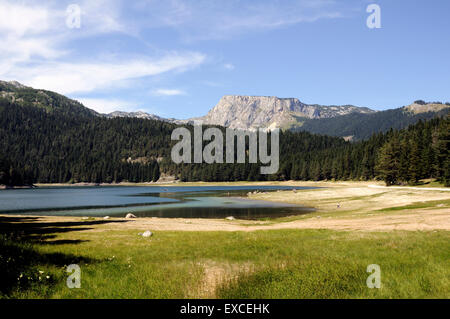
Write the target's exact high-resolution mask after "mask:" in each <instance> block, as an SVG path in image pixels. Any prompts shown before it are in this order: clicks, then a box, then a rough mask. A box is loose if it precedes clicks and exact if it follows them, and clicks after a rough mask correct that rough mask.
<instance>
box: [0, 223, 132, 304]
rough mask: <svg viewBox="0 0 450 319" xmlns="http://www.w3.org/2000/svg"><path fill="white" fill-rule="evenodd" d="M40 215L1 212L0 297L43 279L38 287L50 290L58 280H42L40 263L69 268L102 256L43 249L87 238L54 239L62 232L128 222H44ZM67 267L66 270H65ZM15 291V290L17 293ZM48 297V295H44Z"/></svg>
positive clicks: (9, 294) (41, 265)
mask: <svg viewBox="0 0 450 319" xmlns="http://www.w3.org/2000/svg"><path fill="white" fill-rule="evenodd" d="M39 219H40V218H39V217H15V216H11V217H9V216H0V274H1V276H2V278H1V281H0V298H1V297H6V298H7V297H10V296H11V294H12V293H16V292H19V293H20V292H23V291H25V290H27V289H30V288H31V287H32V286H33V285H36V283H39V285H38V286H41V288H39V287H38V288H37V289H38V291H40V290H42V291H48V289H43V288H42V286H43V285H45V286H47V287H46V288H49V287H51V286H53V285H55V284H56V281H55V280H54V276H53V277H52V278H51V279H50V280H45V281H42V278H41V276H39V274H40V273H39V267H46V266H54V267H57V268H65V267H66V266H67V265H70V264H80V263H95V262H98V260H94V259H91V258H86V257H82V256H76V255H73V254H65V253H42V252H40V251H39V249H38V246H40V245H68V244H69V245H71V244H74V245H75V244H80V243H83V242H86V240H77V239H74V240H51V239H53V238H55V237H56V234H58V233H67V232H73V231H82V230H89V229H92V227H89V226H94V225H99V224H106V223H117V222H126V221H123V220H119V221H114V220H113V221H108V220H102V221H81V222H77V221H74V222H66V221H65V222H40V221H39ZM64 271H65V270H64ZM13 295H14V294H13ZM43 297H44V296H43Z"/></svg>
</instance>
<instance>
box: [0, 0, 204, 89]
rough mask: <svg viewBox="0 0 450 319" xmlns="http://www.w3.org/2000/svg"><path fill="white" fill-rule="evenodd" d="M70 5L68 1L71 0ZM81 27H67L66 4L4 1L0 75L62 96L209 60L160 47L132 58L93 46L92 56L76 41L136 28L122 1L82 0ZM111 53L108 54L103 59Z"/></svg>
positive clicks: (1, 6)
mask: <svg viewBox="0 0 450 319" xmlns="http://www.w3.org/2000/svg"><path fill="white" fill-rule="evenodd" d="M67 3H69V2H67ZM79 5H80V7H81V13H82V19H81V26H82V27H81V28H80V29H76V30H73V29H69V28H67V27H66V25H65V22H66V11H65V9H66V6H65V3H62V4H61V2H58V3H57V5H56V4H55V3H54V2H50V3H46V4H45V3H44V4H41V3H39V2H35V1H24V2H20V3H16V2H13V1H4V0H0V42H1V43H2V45H1V46H0V78H2V79H7V80H18V81H21V82H23V83H25V84H27V85H30V86H33V87H37V88H45V89H48V90H54V91H57V92H59V93H62V94H72V93H80V92H83V93H85V92H92V91H95V90H98V89H105V88H110V87H117V86H120V85H123V84H124V83H125V81H127V80H130V79H138V78H144V77H149V76H156V75H159V74H162V73H167V72H170V71H177V72H183V71H186V70H189V69H191V68H194V67H197V66H199V65H200V64H202V63H203V62H204V60H205V55H204V54H201V53H198V52H174V51H167V52H164V51H163V50H158V52H157V53H155V54H154V55H153V56H151V55H148V54H145V55H144V53H142V54H140V55H139V54H133V55H132V56H130V54H129V53H127V50H125V52H120V51H119V52H116V53H114V54H112V57H111V58H110V57H108V53H107V52H106V54H105V52H102V51H99V50H98V49H97V50H94V51H93V52H92V54H91V55H90V56H88V57H83V55H84V52H82V51H80V50H79V49H78V48H76V47H74V46H73V45H71V42H72V41H77V40H80V39H82V38H86V39H89V38H94V39H95V37H98V36H100V35H102V34H108V33H119V34H128V35H130V34H132V33H133V32H134V31H133V26H132V24H129V23H127V20H126V19H124V18H122V17H120V13H119V11H120V6H121V1H118V0H116V1H95V2H94V1H87V0H85V1H80V4H79ZM105 56H106V57H108V58H105Z"/></svg>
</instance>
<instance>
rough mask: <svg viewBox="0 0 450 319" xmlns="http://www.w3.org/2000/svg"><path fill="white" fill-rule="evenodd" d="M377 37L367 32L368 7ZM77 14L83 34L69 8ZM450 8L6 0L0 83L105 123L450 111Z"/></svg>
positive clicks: (439, 0) (418, 0)
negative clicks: (255, 113)
mask: <svg viewBox="0 0 450 319" xmlns="http://www.w3.org/2000/svg"><path fill="white" fill-rule="evenodd" d="M372 3H376V4H378V5H379V6H380V8H381V28H380V29H369V28H368V27H367V25H366V19H367V17H368V16H369V14H370V13H367V12H366V8H367V6H368V5H369V4H372ZM69 4H77V5H78V6H79V8H80V9H81V16H80V17H81V20H80V28H69V27H68V26H67V24H66V19H67V13H66V9H67V6H68V5H69ZM449 13H450V1H446V0H434V1H425V0H408V1H407V0H385V1H382V0H379V1H375V0H374V1H369V0H368V1H366V0H345V1H344V0H341V1H338V0H284V1H281V0H279V1H262V0H258V1H249V0H248V1H237V0H220V1H217V0H192V1H182V0H164V1H157V0H148V1H143V0H137V1H120V0H111V1H88V0H84V1H77V0H70V1H56V0H55V1H6V0H0V41H1V43H2V45H1V46H0V79H3V80H18V81H20V82H22V83H24V84H27V85H30V86H33V87H36V88H42V89H48V90H53V91H56V92H59V93H62V94H65V95H67V96H69V97H72V98H75V99H78V100H80V101H81V102H83V103H84V104H85V105H86V106H88V107H91V108H94V109H96V110H97V111H100V112H111V111H113V110H123V111H136V110H143V111H147V112H150V113H155V114H158V115H160V116H165V117H175V118H188V117H193V116H199V115H203V114H206V112H207V111H208V110H209V109H210V108H212V107H213V106H214V105H215V104H216V103H217V102H218V101H219V99H220V97H221V96H223V95H227V94H241V95H269V96H278V97H296V98H299V99H300V100H301V101H302V102H305V103H318V104H326V105H328V104H338V105H341V104H354V105H358V106H367V107H371V108H373V109H377V110H381V109H386V108H395V107H400V106H403V105H407V104H409V103H411V102H412V101H414V100H416V99H423V100H426V101H443V102H446V101H449V100H450V96H449V93H450V76H449V74H450V19H449V18H448V14H449Z"/></svg>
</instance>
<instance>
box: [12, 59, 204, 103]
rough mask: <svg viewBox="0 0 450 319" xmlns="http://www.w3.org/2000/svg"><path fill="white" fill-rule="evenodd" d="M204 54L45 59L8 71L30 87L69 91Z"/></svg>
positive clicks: (176, 65) (176, 67)
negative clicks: (104, 59) (84, 60)
mask: <svg viewBox="0 0 450 319" xmlns="http://www.w3.org/2000/svg"><path fill="white" fill-rule="evenodd" d="M204 58H205V57H204V55H202V54H199V53H187V54H169V55H167V56H164V57H162V58H156V59H149V58H141V59H132V60H129V61H122V60H118V61H111V62H102V61H98V62H90V63H75V62H72V63H69V62H47V63H40V64H38V65H35V66H33V67H28V66H23V67H16V68H14V70H12V71H10V72H9V73H8V75H9V77H10V78H14V79H17V80H19V81H20V82H23V83H25V84H27V85H30V86H32V87H36V88H45V89H48V90H53V91H56V92H59V93H62V94H71V93H80V92H91V91H95V90H98V89H105V88H108V87H113V86H120V84H121V82H124V81H126V80H129V79H136V78H142V77H146V76H154V75H158V74H162V73H165V72H169V71H185V70H187V69H189V68H192V67H195V66H198V65H199V64H201V63H202V62H203V61H204Z"/></svg>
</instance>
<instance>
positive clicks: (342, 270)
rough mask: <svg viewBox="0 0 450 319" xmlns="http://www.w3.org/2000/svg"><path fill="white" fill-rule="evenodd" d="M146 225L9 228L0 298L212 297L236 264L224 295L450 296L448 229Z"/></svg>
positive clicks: (1, 257) (1, 255)
mask: <svg viewBox="0 0 450 319" xmlns="http://www.w3.org/2000/svg"><path fill="white" fill-rule="evenodd" d="M86 224H87V225H89V222H87V223H86ZM137 233H138V231H134V230H120V231H111V230H108V231H100V230H99V231H89V232H80V231H76V228H71V231H56V232H55V233H51V234H50V236H49V237H45V236H44V237H42V236H41V235H39V236H41V237H33V238H34V239H33V240H32V241H30V237H27V239H26V240H25V239H23V238H22V239H20V240H18V239H17V238H12V237H9V236H6V235H1V238H0V239H1V241H0V243H1V250H0V270H1V272H2V274H3V278H4V280H2V283H1V285H0V286H1V295H0V296H1V297H3V298H185V297H210V296H207V295H205V294H204V292H203V291H202V288H201V287H202V281H203V278H204V274H205V271H208V267H210V265H213V266H214V267H216V268H219V269H221V268H223V269H233V273H231V274H228V276H225V278H224V279H225V280H223V281H221V282H219V284H218V285H217V286H216V289H215V296H216V297H219V298H221V297H223V298H449V297H450V292H449V289H450V282H449V278H450V267H449V260H450V258H449V257H450V235H449V232H446V231H433V232H403V231H402V232H400V231H396V232H390V233H379V232H337V231H330V230H267V231H255V232H174V231H159V232H155V235H154V236H153V237H150V238H143V237H140V236H138V235H137ZM46 236H48V234H47V235H46ZM8 258H9V259H8ZM71 263H77V264H79V265H80V267H81V272H82V275H81V288H80V289H69V288H67V287H66V284H65V282H66V278H67V276H68V274H67V273H66V272H65V269H66V266H67V265H69V264H71ZM369 264H378V265H380V267H381V282H382V287H381V288H380V289H369V288H367V286H366V278H367V276H368V275H369V274H368V273H366V268H367V266H368V265H369ZM230 265H231V266H232V267H231V268H230V267H228V266H230ZM39 271H41V272H43V273H40V272H39ZM21 274H22V277H20V275H21ZM46 276H49V279H47V278H46ZM39 277H41V279H40V280H39ZM17 278H19V279H17Z"/></svg>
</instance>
